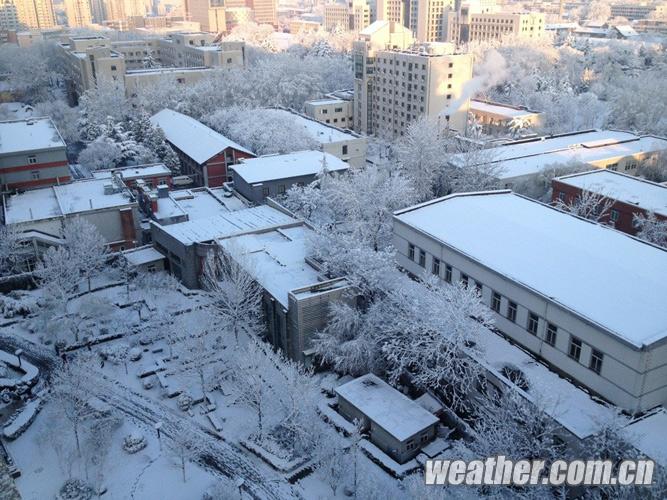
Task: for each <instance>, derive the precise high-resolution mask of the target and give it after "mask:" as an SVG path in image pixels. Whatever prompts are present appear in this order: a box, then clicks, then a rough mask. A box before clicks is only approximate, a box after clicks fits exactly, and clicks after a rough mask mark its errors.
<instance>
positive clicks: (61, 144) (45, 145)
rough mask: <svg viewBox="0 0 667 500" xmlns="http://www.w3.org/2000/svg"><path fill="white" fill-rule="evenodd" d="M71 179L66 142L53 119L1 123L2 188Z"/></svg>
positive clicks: (33, 186)
mask: <svg viewBox="0 0 667 500" xmlns="http://www.w3.org/2000/svg"><path fill="white" fill-rule="evenodd" d="M69 181H70V171H69V164H68V161H67V154H66V145H65V141H63V138H62V137H61V136H60V133H59V132H58V129H57V128H56V126H55V125H54V124H53V122H52V121H51V119H50V118H28V119H26V120H10V121H4V122H0V191H12V190H16V189H29V188H36V187H45V186H54V185H57V184H62V183H64V182H69Z"/></svg>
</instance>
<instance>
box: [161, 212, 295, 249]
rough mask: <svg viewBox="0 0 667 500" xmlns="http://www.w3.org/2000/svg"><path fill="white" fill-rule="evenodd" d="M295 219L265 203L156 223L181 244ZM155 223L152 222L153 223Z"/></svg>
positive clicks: (278, 224) (216, 237) (209, 239)
mask: <svg viewBox="0 0 667 500" xmlns="http://www.w3.org/2000/svg"><path fill="white" fill-rule="evenodd" d="M296 222H297V220H296V219H294V218H292V217H290V216H289V215H287V214H284V213H283V212H280V211H279V210H276V209H275V208H272V207H269V206H267V205H260V206H258V207H252V208H246V209H243V210H237V211H235V212H229V213H228V214H220V215H216V216H213V217H207V218H203V219H195V220H189V221H186V222H181V223H178V224H171V225H169V226H160V225H159V224H156V225H157V226H159V227H160V229H161V230H162V231H164V232H165V233H167V234H169V235H170V236H172V237H173V238H175V239H177V240H178V241H180V242H181V243H182V244H184V245H192V244H194V243H201V242H204V241H212V240H216V239H218V238H224V237H227V236H233V235H235V234H238V233H243V232H246V231H252V230H257V229H264V228H270V227H273V226H280V225H287V224H292V223H296ZM153 224H155V223H153Z"/></svg>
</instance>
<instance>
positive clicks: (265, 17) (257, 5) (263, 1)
mask: <svg viewBox="0 0 667 500" xmlns="http://www.w3.org/2000/svg"><path fill="white" fill-rule="evenodd" d="M248 7H250V8H251V9H252V10H253V14H254V16H255V22H256V23H257V24H271V25H273V26H276V25H277V24H278V13H277V10H278V1H277V0H248Z"/></svg>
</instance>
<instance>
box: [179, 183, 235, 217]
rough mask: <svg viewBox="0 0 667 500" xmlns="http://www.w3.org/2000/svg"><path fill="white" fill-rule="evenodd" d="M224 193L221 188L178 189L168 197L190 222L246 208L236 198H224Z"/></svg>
mask: <svg viewBox="0 0 667 500" xmlns="http://www.w3.org/2000/svg"><path fill="white" fill-rule="evenodd" d="M224 193H225V191H224V190H223V189H222V188H220V189H209V188H194V189H180V190H178V191H172V192H171V193H169V197H170V198H171V199H172V200H174V202H176V203H177V204H178V206H179V207H180V208H181V209H182V210H183V212H185V213H186V214H188V218H189V219H190V220H195V219H206V218H208V217H211V216H214V215H223V214H226V213H229V212H235V211H236V210H242V209H244V208H248V206H247V205H246V204H245V203H244V202H243V201H241V199H240V198H238V197H237V196H229V197H225V196H224Z"/></svg>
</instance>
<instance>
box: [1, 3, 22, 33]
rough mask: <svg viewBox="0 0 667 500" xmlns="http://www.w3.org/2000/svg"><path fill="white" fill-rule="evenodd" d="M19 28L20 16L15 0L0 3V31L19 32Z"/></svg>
mask: <svg viewBox="0 0 667 500" xmlns="http://www.w3.org/2000/svg"><path fill="white" fill-rule="evenodd" d="M19 27H20V25H19V14H18V11H17V9H16V4H15V3H14V0H2V1H0V30H1V31H3V32H4V31H18V30H19Z"/></svg>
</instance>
